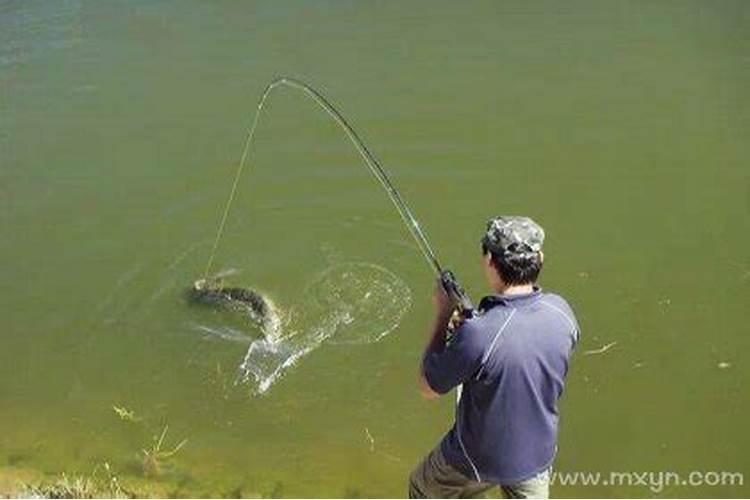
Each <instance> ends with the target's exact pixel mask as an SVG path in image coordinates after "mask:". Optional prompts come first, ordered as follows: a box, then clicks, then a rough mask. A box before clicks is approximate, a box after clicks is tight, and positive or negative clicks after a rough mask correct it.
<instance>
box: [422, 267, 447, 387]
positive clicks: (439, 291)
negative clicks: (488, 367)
mask: <svg viewBox="0 0 750 500" xmlns="http://www.w3.org/2000/svg"><path fill="white" fill-rule="evenodd" d="M432 302H433V305H434V308H435V319H434V321H433V322H432V327H431V328H430V329H429V332H428V333H429V337H428V341H427V347H426V349H425V355H426V354H427V353H429V352H440V351H442V350H443V349H444V348H445V331H446V329H447V328H448V322H449V321H450V318H451V315H452V314H453V310H454V308H455V307H456V305H455V303H454V302H453V301H452V300H451V298H450V297H449V296H448V294H447V293H445V290H444V289H443V285H442V283H440V280H438V282H437V285H436V287H435V291H434V292H433V294H432ZM423 359H424V356H423ZM419 392H420V394H422V397H424V398H425V399H437V398H439V397H440V394H439V393H437V392H435V390H433V389H432V387H430V384H429V383H428V382H427V379H426V378H425V375H424V364H423V363H422V362H420V364H419Z"/></svg>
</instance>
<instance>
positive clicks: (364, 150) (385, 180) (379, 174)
mask: <svg viewBox="0 0 750 500" xmlns="http://www.w3.org/2000/svg"><path fill="white" fill-rule="evenodd" d="M282 85H283V86H287V87H290V88H294V89H297V90H300V91H302V92H303V93H304V94H305V95H307V96H308V97H310V98H311V99H312V100H313V101H315V103H317V104H318V106H320V107H321V108H322V109H323V110H324V111H325V112H326V113H328V115H329V116H330V117H331V118H333V120H334V121H335V122H336V123H337V124H338V125H339V126H340V127H341V128H342V129H344V132H345V133H346V135H347V137H348V138H349V140H350V141H351V142H352V143H353V144H354V146H355V148H356V149H357V152H359V154H360V156H361V157H362V159H363V160H364V161H365V163H366V164H367V166H368V167H369V169H370V172H371V173H372V174H373V175H374V176H375V178H376V179H377V180H378V182H380V184H381V185H382V186H383V188H384V189H385V191H386V193H387V194H388V197H389V198H390V200H391V202H392V203H393V205H394V206H395V207H396V210H397V211H398V213H399V215H400V216H401V219H402V220H403V221H404V224H406V227H407V228H408V230H409V233H410V234H411V235H412V237H413V238H414V241H415V242H416V243H417V246H418V247H419V250H420V251H421V252H422V255H423V256H424V258H425V259H426V261H427V263H428V264H429V265H430V268H431V269H432V270H433V271H434V272H435V274H436V275H437V276H438V277H439V278H440V282H441V284H442V286H443V289H444V290H445V292H446V293H447V294H448V295H449V296H450V297H451V298H452V299H453V301H454V302H455V304H456V308H457V310H458V311H459V313H460V314H461V315H463V316H465V317H468V316H471V314H472V313H473V311H474V306H473V304H472V302H471V300H470V299H469V297H468V295H467V294H466V292H465V291H464V289H463V287H461V285H460V284H459V283H458V280H457V279H456V277H455V275H454V274H453V273H452V272H451V271H449V270H448V269H444V268H443V267H442V266H441V265H440V262H439V261H438V259H437V256H436V255H435V252H434V251H433V249H432V246H431V245H430V243H429V241H428V240H427V237H426V236H425V234H424V231H422V228H421V227H420V226H419V223H418V222H417V219H416V217H414V215H413V214H412V211H411V209H410V208H409V205H407V204H406V202H405V201H404V199H403V198H402V197H401V194H400V193H399V191H398V189H396V187H395V186H394V185H393V182H392V181H391V179H390V177H389V175H388V173H387V172H386V170H385V169H384V168H383V167H382V165H381V164H380V162H379V161H378V160H377V158H375V155H373V154H372V152H371V151H370V150H369V148H368V147H367V146H366V145H365V143H364V141H363V140H362V139H361V138H360V137H359V135H358V134H357V132H356V131H355V130H354V128H353V127H352V126H351V125H350V124H349V122H348V121H347V120H346V118H344V116H343V115H342V114H341V113H340V112H339V111H338V110H337V109H336V107H334V106H333V104H331V102H330V101H329V100H328V99H327V98H326V97H325V96H324V95H323V94H321V93H320V92H318V91H317V90H315V89H314V88H313V87H311V86H310V85H308V84H307V83H305V82H303V81H301V80H297V79H294V78H289V77H286V76H282V77H279V78H276V79H274V80H273V81H271V83H269V84H268V85H267V86H266V88H265V89H264V91H263V94H262V96H261V98H260V100H259V101H258V108H257V110H256V112H255V118H254V119H253V123H252V126H251V127H250V131H249V133H248V136H247V140H246V142H245V148H244V150H243V152H242V156H241V158H240V164H239V166H238V168H237V172H236V174H235V178H234V182H233V184H232V190H231V192H230V194H229V198H228V200H227V204H226V206H225V208H224V214H223V215H222V218H221V222H220V223H219V229H218V231H217V233H216V239H215V240H214V245H213V249H212V251H211V255H210V257H209V259H208V264H207V265H206V271H205V276H204V278H206V277H208V273H209V271H210V270H211V264H212V263H213V259H214V256H215V253H216V249H217V248H218V246H219V241H220V239H221V236H222V233H223V231H224V226H225V224H226V220H227V216H228V214H229V209H230V207H231V205H232V201H233V200H234V196H235V193H236V191H237V185H238V183H239V179H240V175H241V174H242V169H243V167H244V165H245V162H246V160H247V158H248V154H249V152H250V147H251V144H252V142H253V138H254V136H255V130H256V128H257V126H258V120H259V118H260V115H261V113H262V111H263V108H264V106H265V103H266V99H267V98H268V96H269V94H270V93H271V92H272V91H273V90H274V89H275V88H276V87H279V86H282Z"/></svg>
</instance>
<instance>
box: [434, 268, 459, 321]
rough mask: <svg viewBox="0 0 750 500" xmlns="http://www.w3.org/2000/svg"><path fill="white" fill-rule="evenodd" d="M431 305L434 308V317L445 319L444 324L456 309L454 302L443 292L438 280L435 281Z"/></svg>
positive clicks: (441, 284) (443, 289)
mask: <svg viewBox="0 0 750 500" xmlns="http://www.w3.org/2000/svg"><path fill="white" fill-rule="evenodd" d="M432 305H433V306H434V308H435V316H436V317H438V318H440V319H445V321H446V322H447V321H448V318H450V316H451V314H453V311H454V310H455V309H456V301H455V300H453V297H450V296H449V295H448V294H447V293H446V292H445V288H443V283H442V282H441V281H440V278H438V279H437V283H436V284H435V291H434V292H433V293H432Z"/></svg>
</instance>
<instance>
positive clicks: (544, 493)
mask: <svg viewBox="0 0 750 500" xmlns="http://www.w3.org/2000/svg"><path fill="white" fill-rule="evenodd" d="M549 472H550V471H549V469H548V470H546V471H543V472H540V473H539V474H537V475H536V476H534V477H532V478H530V479H527V480H525V481H521V482H520V483H518V484H501V485H499V486H500V489H501V490H502V492H503V496H504V497H505V498H548V497H549ZM493 486H498V485H495V484H493V483H485V482H477V481H475V480H473V479H471V478H469V477H466V476H465V475H464V474H463V473H462V472H460V471H458V470H457V469H456V468H454V467H453V466H452V465H450V464H449V463H448V462H446V461H445V457H444V456H443V454H442V452H441V451H440V446H439V445H438V447H437V448H435V449H434V450H432V451H431V452H430V454H429V455H427V456H426V457H425V459H424V460H422V463H420V464H419V465H418V466H417V467H416V468H415V469H414V471H413V472H412V473H411V476H410V477H409V498H475V497H479V496H481V495H482V494H484V493H486V492H487V491H488V490H489V489H491V488H492V487H493Z"/></svg>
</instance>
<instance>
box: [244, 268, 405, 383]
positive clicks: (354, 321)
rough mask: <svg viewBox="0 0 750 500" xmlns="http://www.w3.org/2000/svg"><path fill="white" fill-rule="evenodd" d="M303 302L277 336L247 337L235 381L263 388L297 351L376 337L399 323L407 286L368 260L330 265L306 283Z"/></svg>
mask: <svg viewBox="0 0 750 500" xmlns="http://www.w3.org/2000/svg"><path fill="white" fill-rule="evenodd" d="M304 297H305V300H304V302H303V304H302V307H299V308H297V309H295V310H294V311H296V312H293V313H292V317H291V318H290V321H289V325H288V328H289V329H290V331H289V332H288V333H287V332H284V333H283V334H282V335H281V336H279V337H276V338H263V339H258V340H254V341H252V342H251V343H250V345H249V347H248V350H247V352H246V354H245V357H244V359H243V361H242V363H241V364H240V366H239V375H238V378H237V382H238V383H245V384H248V385H249V386H250V392H251V394H254V395H257V394H263V393H265V392H266V391H268V389H270V387H271V386H272V385H273V384H274V383H275V382H277V381H278V380H279V379H280V378H281V377H282V376H283V375H284V374H285V373H286V371H287V370H288V369H289V368H290V367H292V366H294V365H295V364H296V363H297V362H298V361H299V360H300V359H301V358H302V357H304V356H306V355H307V354H309V353H311V352H312V351H314V350H315V349H317V348H318V347H320V346H321V345H323V344H324V343H347V344H365V343H372V342H378V341H379V340H382V339H383V338H384V337H385V336H386V335H388V334H389V333H391V332H392V331H394V330H395V329H396V327H397V326H398V325H399V323H400V321H401V318H402V317H403V315H404V314H405V313H406V311H407V310H408V309H409V307H410V306H411V291H410V290H409V287H408V286H407V285H406V283H404V282H403V281H402V280H401V279H400V278H399V277H398V276H396V275H395V274H393V273H391V272H390V271H388V270H387V269H385V268H384V267H381V266H377V265H375V264H370V263H345V264H339V265H334V266H332V267H330V268H328V269H326V270H325V271H323V272H321V273H320V274H319V275H317V276H316V277H315V279H314V280H313V281H312V282H311V283H310V284H309V285H308V286H307V287H306V288H305V293H304Z"/></svg>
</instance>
